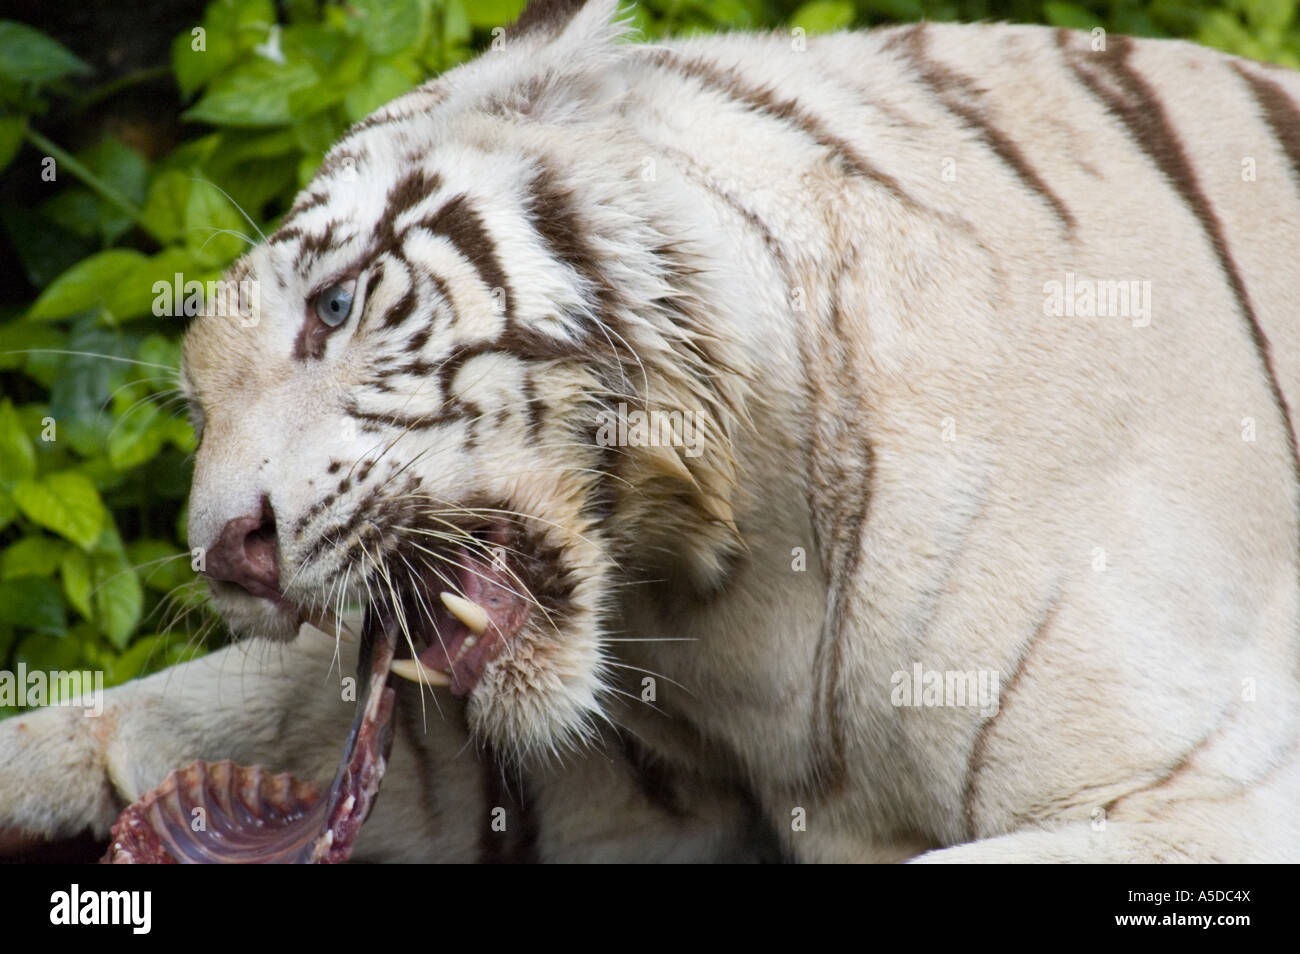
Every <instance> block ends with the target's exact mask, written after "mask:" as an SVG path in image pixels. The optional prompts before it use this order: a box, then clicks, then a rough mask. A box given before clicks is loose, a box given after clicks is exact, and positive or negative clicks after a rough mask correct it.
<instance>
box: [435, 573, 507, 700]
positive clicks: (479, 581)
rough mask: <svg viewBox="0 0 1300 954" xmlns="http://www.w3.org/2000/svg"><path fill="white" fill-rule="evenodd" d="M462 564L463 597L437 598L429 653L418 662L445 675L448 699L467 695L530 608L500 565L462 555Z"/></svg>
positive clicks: (460, 574)
mask: <svg viewBox="0 0 1300 954" xmlns="http://www.w3.org/2000/svg"><path fill="white" fill-rule="evenodd" d="M460 563H461V572H460V573H459V574H458V576H459V579H458V580H457V581H456V582H457V584H458V585H459V588H460V592H461V594H462V595H459V596H458V595H456V594H453V593H447V592H444V593H442V594H441V605H440V606H439V607H438V609H437V611H436V612H435V613H434V632H433V633H430V634H429V642H430V645H429V648H428V649H425V650H424V651H422V652H421V653H420V654H419V659H420V662H421V663H422V664H423V665H424V666H426V667H428V668H429V669H433V670H437V671H439V672H445V673H449V674H450V675H451V692H452V695H456V696H465V695H468V694H469V692H470V690H471V689H473V688H474V686H475V685H476V684H477V683H478V681H479V679H480V678H481V677H482V675H483V671H484V670H485V669H487V667H488V664H489V663H491V662H492V660H494V659H496V658H497V656H499V655H500V654H501V652H502V650H504V649H505V648H506V647H507V646H508V645H509V643H510V640H511V639H512V638H513V637H514V636H515V634H516V633H518V632H519V630H520V629H521V628H522V627H523V625H524V622H525V620H527V618H528V612H529V603H528V601H527V600H526V599H525V598H524V597H523V596H521V595H520V591H521V589H522V586H521V584H520V583H519V581H518V580H516V579H515V577H514V575H513V574H512V573H511V571H510V569H509V567H508V566H507V565H506V564H505V563H504V561H500V560H493V561H488V560H483V559H480V558H479V557H477V556H473V555H470V554H463V555H462V557H461V559H460Z"/></svg>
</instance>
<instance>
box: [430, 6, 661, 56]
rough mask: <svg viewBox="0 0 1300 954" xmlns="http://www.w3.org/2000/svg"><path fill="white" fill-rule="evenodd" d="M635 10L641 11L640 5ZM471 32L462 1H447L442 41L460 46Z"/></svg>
mask: <svg viewBox="0 0 1300 954" xmlns="http://www.w3.org/2000/svg"><path fill="white" fill-rule="evenodd" d="M636 9H637V10H643V8H642V7H641V6H640V5H638V6H637V8H636ZM472 32H473V29H472V28H471V26H470V22H469V13H468V12H466V10H465V3H464V0H447V3H446V6H445V7H444V8H443V14H442V35H443V41H444V42H445V43H446V44H447V45H448V46H461V45H464V44H466V43H468V42H469V40H470V36H471V34H472Z"/></svg>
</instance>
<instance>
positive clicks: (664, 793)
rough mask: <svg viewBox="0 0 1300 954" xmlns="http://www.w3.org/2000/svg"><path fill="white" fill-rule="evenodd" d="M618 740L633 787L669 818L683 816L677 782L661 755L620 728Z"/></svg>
mask: <svg viewBox="0 0 1300 954" xmlns="http://www.w3.org/2000/svg"><path fill="white" fill-rule="evenodd" d="M617 731H618V744H619V748H620V749H621V750H622V753H623V760H624V761H625V762H626V763H627V767H628V769H629V771H630V772H631V774H632V781H633V782H635V783H636V787H637V791H639V792H640V793H641V795H642V796H643V797H644V798H645V800H646V801H647V802H649V803H650V804H651V805H653V806H654V807H655V808H657V809H659V810H660V811H661V812H663V813H664V814H665V815H668V816H669V817H671V818H677V819H681V818H686V817H687V815H688V814H689V813H688V812H687V811H686V810H685V809H684V808H683V807H682V803H681V799H679V798H678V797H677V786H676V785H675V784H674V783H673V777H672V772H671V770H670V769H669V768H668V766H667V765H666V764H665V763H664V762H663V760H662V759H658V758H656V757H654V756H653V755H651V754H650V753H649V752H648V751H646V748H645V746H643V745H642V744H641V742H640V740H638V739H637V738H636V737H635V736H633V735H632V733H631V732H629V731H627V730H625V729H620V730H617Z"/></svg>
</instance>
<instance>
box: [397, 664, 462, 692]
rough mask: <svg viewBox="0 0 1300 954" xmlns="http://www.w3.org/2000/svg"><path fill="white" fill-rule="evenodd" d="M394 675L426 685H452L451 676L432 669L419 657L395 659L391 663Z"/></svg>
mask: <svg viewBox="0 0 1300 954" xmlns="http://www.w3.org/2000/svg"><path fill="white" fill-rule="evenodd" d="M389 669H390V670H391V671H392V673H393V675H395V676H401V677H402V678H403V679H409V680H410V681H411V682H414V683H419V684H420V685H424V686H450V685H451V676H449V675H447V674H446V673H445V672H439V671H438V670H436V669H430V668H429V667H428V666H426V665H425V664H424V663H422V662H420V660H418V659H394V660H393V661H392V663H391V664H390V665H389Z"/></svg>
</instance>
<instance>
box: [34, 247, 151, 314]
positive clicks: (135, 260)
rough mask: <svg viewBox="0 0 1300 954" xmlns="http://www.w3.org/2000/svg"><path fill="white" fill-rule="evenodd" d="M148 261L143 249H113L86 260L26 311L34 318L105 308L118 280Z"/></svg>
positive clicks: (72, 269)
mask: <svg viewBox="0 0 1300 954" xmlns="http://www.w3.org/2000/svg"><path fill="white" fill-rule="evenodd" d="M143 261H145V256H144V255H143V254H141V253H140V252H136V251H133V250H131V249H126V248H110V249H108V250H107V251H104V252H100V253H99V254H98V255H92V256H90V258H87V259H83V260H81V261H80V262H78V263H77V264H76V265H73V266H72V267H71V268H70V269H68V270H67V271H66V272H64V273H63V274H62V275H60V276H59V277H58V278H56V279H55V280H54V282H53V283H52V284H51V285H50V287H49V288H47V289H45V291H43V292H42V293H41V295H40V297H39V298H37V299H36V302H35V304H33V305H32V307H31V308H30V309H29V310H28V312H27V317H28V318H29V319H33V320H41V319H47V318H62V317H63V316H65V315H71V314H75V313H76V312H79V311H87V310H89V309H91V308H97V307H105V306H106V305H107V303H108V301H109V299H110V297H111V295H112V290H113V288H114V287H115V286H116V283H117V281H118V279H120V278H121V277H122V275H123V274H125V273H126V272H128V271H130V270H131V269H133V268H135V267H136V266H137V265H139V264H140V263H141V262H143Z"/></svg>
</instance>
